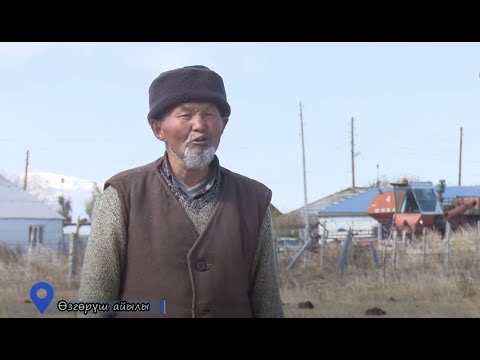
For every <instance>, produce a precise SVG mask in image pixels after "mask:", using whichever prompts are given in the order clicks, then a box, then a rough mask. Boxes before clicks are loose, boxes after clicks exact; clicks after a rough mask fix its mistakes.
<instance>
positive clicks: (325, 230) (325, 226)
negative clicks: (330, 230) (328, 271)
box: [320, 220, 327, 269]
mask: <svg viewBox="0 0 480 360" xmlns="http://www.w3.org/2000/svg"><path fill="white" fill-rule="evenodd" d="M326 236H327V221H326V220H325V221H324V222H323V235H322V245H321V247H320V268H322V269H323V258H324V256H325V243H326V241H327V239H326V238H325V237H326Z"/></svg>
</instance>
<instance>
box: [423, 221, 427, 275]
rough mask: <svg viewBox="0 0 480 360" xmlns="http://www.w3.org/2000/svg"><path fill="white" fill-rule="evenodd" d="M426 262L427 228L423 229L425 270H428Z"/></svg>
mask: <svg viewBox="0 0 480 360" xmlns="http://www.w3.org/2000/svg"><path fill="white" fill-rule="evenodd" d="M426 260H427V228H425V227H424V228H423V261H422V264H423V269H424V270H425V268H426Z"/></svg>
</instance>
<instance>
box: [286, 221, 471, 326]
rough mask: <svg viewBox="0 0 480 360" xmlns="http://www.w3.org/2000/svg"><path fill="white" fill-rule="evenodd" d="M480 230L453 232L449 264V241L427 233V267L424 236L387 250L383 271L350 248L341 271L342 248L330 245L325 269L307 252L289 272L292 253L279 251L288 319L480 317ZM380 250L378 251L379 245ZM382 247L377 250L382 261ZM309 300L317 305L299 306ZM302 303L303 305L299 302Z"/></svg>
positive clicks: (368, 255) (368, 257) (367, 253)
mask: <svg viewBox="0 0 480 360" xmlns="http://www.w3.org/2000/svg"><path fill="white" fill-rule="evenodd" d="M479 240H480V239H479V237H478V234H477V232H476V231H473V230H471V231H461V232H458V233H455V234H454V235H453V237H452V242H451V253H450V260H449V265H448V266H447V265H446V262H445V242H444V241H442V239H441V238H440V237H439V236H438V235H437V234H432V233H429V234H427V246H426V257H425V265H424V262H423V249H422V241H421V239H417V241H416V243H415V244H413V245H410V244H407V246H404V244H403V243H401V242H399V243H398V244H397V265H396V270H394V269H393V264H392V259H393V246H391V247H389V248H387V249H388V251H387V252H386V261H385V273H384V272H383V269H382V268H380V269H375V268H374V267H373V261H372V257H371V252H370V250H369V249H368V248H355V247H353V248H351V249H350V251H349V255H348V261H347V263H348V266H347V267H346V268H345V269H344V271H343V273H342V274H340V273H339V272H338V271H337V264H338V259H339V256H340V247H337V246H334V245H332V246H331V245H329V246H330V247H329V248H327V249H326V251H325V257H324V267H323V269H322V268H320V257H319V254H318V253H311V252H310V253H309V254H308V258H307V261H306V262H304V261H303V260H301V261H299V262H298V264H297V266H296V267H295V268H294V269H293V270H291V271H289V270H287V265H288V263H289V262H290V260H291V258H292V256H293V255H279V257H278V264H279V273H280V280H281V289H282V299H283V301H284V310H285V314H286V316H287V317H342V318H345V317H348V318H358V317H360V318H362V317H394V318H427V317H435V318H444V317H480V261H479V260H480V258H479V255H480V254H479V253H478V241H479ZM377 250H378V249H377ZM382 253H383V250H382V249H380V251H378V255H379V258H380V260H381V259H382ZM307 301H309V302H311V304H312V305H313V308H300V307H299V304H300V303H305V302H307ZM300 306H301V305H300Z"/></svg>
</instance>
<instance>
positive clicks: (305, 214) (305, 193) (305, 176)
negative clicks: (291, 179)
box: [300, 101, 309, 243]
mask: <svg viewBox="0 0 480 360" xmlns="http://www.w3.org/2000/svg"><path fill="white" fill-rule="evenodd" d="M300 128H301V130H302V159H303V192H304V196H305V207H304V209H303V212H304V214H303V215H304V221H305V243H307V241H308V228H309V221H308V212H307V205H308V201H307V171H306V167H305V141H304V139H303V114H302V102H301V101H300Z"/></svg>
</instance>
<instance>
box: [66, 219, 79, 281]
mask: <svg viewBox="0 0 480 360" xmlns="http://www.w3.org/2000/svg"><path fill="white" fill-rule="evenodd" d="M79 232H80V217H79V218H78V219H77V228H76V231H75V233H74V234H70V249H69V250H70V251H69V254H68V284H69V285H72V282H73V279H74V278H75V276H76V275H77V260H78V239H79Z"/></svg>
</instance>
